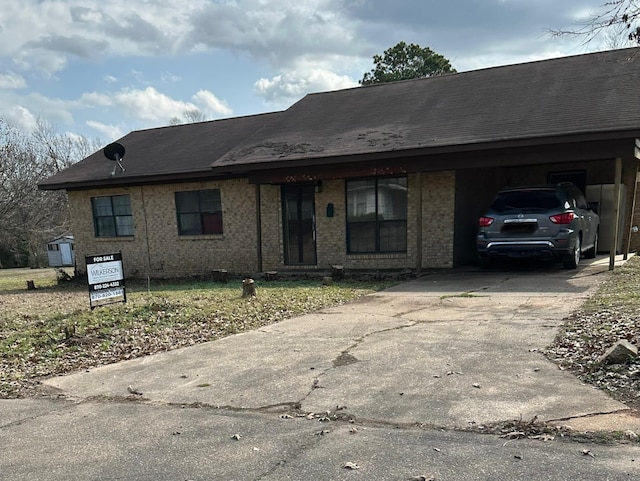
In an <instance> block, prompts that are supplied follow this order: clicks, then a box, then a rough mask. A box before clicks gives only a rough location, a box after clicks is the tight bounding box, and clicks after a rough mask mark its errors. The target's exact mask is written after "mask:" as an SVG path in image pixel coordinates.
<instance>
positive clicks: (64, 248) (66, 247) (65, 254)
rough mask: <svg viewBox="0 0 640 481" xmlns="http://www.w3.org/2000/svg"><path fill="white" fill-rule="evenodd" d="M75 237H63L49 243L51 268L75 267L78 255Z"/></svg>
mask: <svg viewBox="0 0 640 481" xmlns="http://www.w3.org/2000/svg"><path fill="white" fill-rule="evenodd" d="M73 244H74V241H73V236H72V235H63V236H60V237H58V238H56V239H53V240H52V241H50V242H49V243H47V257H48V258H49V266H51V267H70V266H74V265H75V261H76V254H75V252H74V248H73Z"/></svg>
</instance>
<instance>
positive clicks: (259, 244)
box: [256, 184, 262, 272]
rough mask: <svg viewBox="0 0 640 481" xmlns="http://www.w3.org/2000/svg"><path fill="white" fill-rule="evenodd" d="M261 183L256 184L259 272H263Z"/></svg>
mask: <svg viewBox="0 0 640 481" xmlns="http://www.w3.org/2000/svg"><path fill="white" fill-rule="evenodd" d="M261 203H262V200H261V197H260V184H256V237H257V241H258V245H257V253H258V272H262V214H261V210H262V209H261Z"/></svg>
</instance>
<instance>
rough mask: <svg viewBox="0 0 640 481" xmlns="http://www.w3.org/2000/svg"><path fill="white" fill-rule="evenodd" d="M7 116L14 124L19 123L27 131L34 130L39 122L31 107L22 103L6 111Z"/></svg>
mask: <svg viewBox="0 0 640 481" xmlns="http://www.w3.org/2000/svg"><path fill="white" fill-rule="evenodd" d="M6 118H7V120H9V121H10V122H11V123H12V124H14V125H17V126H18V127H20V128H21V129H22V130H24V131H25V132H31V131H33V130H34V129H35V127H36V125H37V123H38V117H36V116H35V115H33V114H32V113H31V112H30V111H29V109H27V108H26V107H23V106H22V105H16V106H14V107H12V108H11V109H9V111H8V112H7V113H6Z"/></svg>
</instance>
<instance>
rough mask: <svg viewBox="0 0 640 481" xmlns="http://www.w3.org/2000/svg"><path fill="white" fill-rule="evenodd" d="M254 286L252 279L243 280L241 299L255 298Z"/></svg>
mask: <svg viewBox="0 0 640 481" xmlns="http://www.w3.org/2000/svg"><path fill="white" fill-rule="evenodd" d="M255 296H256V284H255V281H254V280H253V279H245V280H244V281H242V297H255Z"/></svg>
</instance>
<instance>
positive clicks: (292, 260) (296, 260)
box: [282, 184, 316, 265]
mask: <svg viewBox="0 0 640 481" xmlns="http://www.w3.org/2000/svg"><path fill="white" fill-rule="evenodd" d="M314 196H315V188H314V186H313V184H311V185H283V186H282V210H283V212H282V218H283V219H284V222H283V224H284V262H285V264H287V265H303V264H304V265H315V264H316V228H315V205H314Z"/></svg>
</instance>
